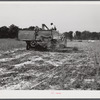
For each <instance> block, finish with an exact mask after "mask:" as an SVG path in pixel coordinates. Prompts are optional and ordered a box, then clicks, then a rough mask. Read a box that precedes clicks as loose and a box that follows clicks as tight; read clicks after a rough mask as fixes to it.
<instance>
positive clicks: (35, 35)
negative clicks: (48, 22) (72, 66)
mask: <svg viewBox="0 0 100 100" xmlns="http://www.w3.org/2000/svg"><path fill="white" fill-rule="evenodd" d="M18 40H21V41H25V42H26V44H27V45H26V49H27V50H29V49H31V48H34V49H36V50H55V48H56V47H59V44H60V34H59V32H58V31H56V30H50V29H49V28H48V29H47V30H44V29H41V30H40V29H37V30H19V33H18Z"/></svg>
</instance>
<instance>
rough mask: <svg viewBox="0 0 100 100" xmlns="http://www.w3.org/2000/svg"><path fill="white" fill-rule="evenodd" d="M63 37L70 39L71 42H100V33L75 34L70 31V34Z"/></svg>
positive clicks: (77, 32)
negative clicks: (74, 40)
mask: <svg viewBox="0 0 100 100" xmlns="http://www.w3.org/2000/svg"><path fill="white" fill-rule="evenodd" d="M73 34H74V35H73ZM63 35H64V36H65V37H66V38H67V39H70V40H71V41H72V40H73V39H76V40H99V39H100V32H90V31H82V32H81V31H76V32H75V33H73V31H69V32H64V33H63Z"/></svg>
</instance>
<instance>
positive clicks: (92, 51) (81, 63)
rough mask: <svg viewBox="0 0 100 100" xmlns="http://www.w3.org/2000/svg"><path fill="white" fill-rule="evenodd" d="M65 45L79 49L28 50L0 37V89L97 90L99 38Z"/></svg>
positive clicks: (98, 82)
mask: <svg viewBox="0 0 100 100" xmlns="http://www.w3.org/2000/svg"><path fill="white" fill-rule="evenodd" d="M2 41H3V42H2ZM5 41H6V42H5ZM67 46H68V47H77V48H78V50H76V48H74V49H72V50H71V51H70V50H69V51H66V52H48V51H45V52H41V51H34V50H28V51H27V50H26V49H25V43H23V42H22V43H21V42H20V41H19V42H18V41H16V40H13V42H12V40H9V42H7V40H0V90H99V89H100V77H99V76H100V72H99V71H100V68H99V62H100V59H99V51H100V43H99V41H94V42H90V41H89V42H88V41H83V42H78V41H72V42H68V44H67ZM7 47H8V48H7Z"/></svg>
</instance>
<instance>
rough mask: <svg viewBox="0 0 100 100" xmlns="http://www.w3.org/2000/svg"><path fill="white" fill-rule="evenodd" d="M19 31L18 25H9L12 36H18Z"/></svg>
mask: <svg viewBox="0 0 100 100" xmlns="http://www.w3.org/2000/svg"><path fill="white" fill-rule="evenodd" d="M18 31H19V28H18V26H15V25H14V24H12V25H10V26H9V35H10V38H18Z"/></svg>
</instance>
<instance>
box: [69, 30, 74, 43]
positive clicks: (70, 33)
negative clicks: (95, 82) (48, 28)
mask: <svg viewBox="0 0 100 100" xmlns="http://www.w3.org/2000/svg"><path fill="white" fill-rule="evenodd" d="M68 37H69V39H70V40H71V41H72V40H73V31H69V34H68Z"/></svg>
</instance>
